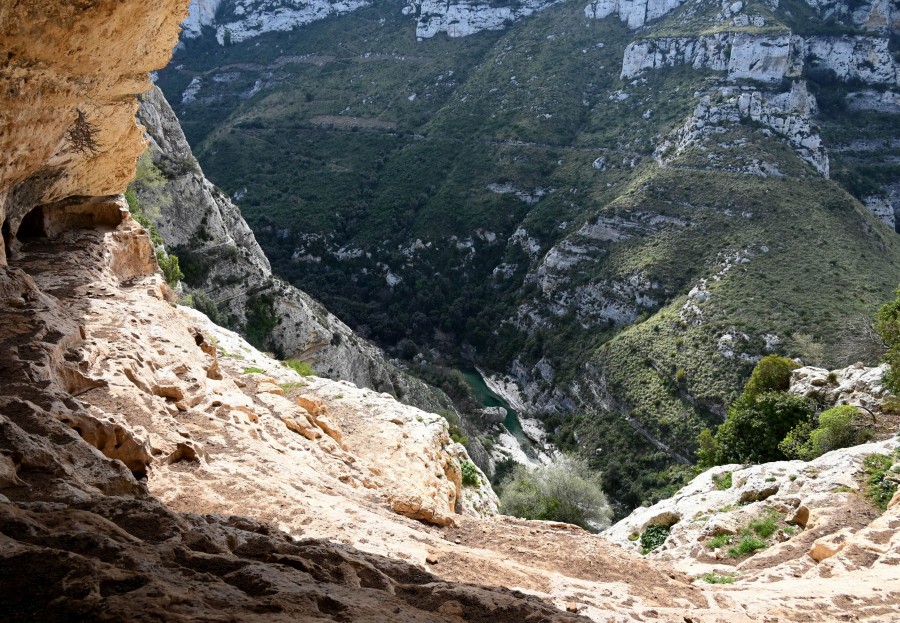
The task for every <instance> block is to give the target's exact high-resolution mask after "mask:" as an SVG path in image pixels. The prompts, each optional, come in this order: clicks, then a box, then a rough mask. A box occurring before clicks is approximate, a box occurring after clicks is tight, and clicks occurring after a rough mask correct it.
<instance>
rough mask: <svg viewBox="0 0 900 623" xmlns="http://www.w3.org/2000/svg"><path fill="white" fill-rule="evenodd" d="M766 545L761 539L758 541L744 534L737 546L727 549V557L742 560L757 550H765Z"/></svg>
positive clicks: (750, 535) (748, 534)
mask: <svg viewBox="0 0 900 623" xmlns="http://www.w3.org/2000/svg"><path fill="white" fill-rule="evenodd" d="M767 545H768V543H766V542H765V541H763V540H762V539H758V538H756V537H755V536H753V535H752V534H750V533H744V536H742V537H741V540H740V542H739V543H738V544H737V545H735V546H734V547H730V548H728V555H729V556H731V557H732V558H743V557H744V556H749V555H750V554H753V553H754V552H756V551H758V550H761V549H765V548H766V546H767Z"/></svg>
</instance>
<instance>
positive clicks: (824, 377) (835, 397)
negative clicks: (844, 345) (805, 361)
mask: <svg viewBox="0 0 900 623" xmlns="http://www.w3.org/2000/svg"><path fill="white" fill-rule="evenodd" d="M888 369H889V366H888V365H887V364H882V365H880V366H876V367H874V368H869V367H866V366H865V365H863V364H861V363H856V364H853V365H852V366H848V367H846V368H843V369H841V370H832V371H829V370H825V369H824V368H813V367H803V368H797V369H796V370H794V371H793V372H792V373H791V389H790V391H791V393H793V394H797V395H798V396H803V397H804V398H811V399H813V400H815V401H817V402H818V403H820V404H821V405H823V406H825V407H833V406H837V405H853V406H855V407H862V408H863V409H865V410H866V411H868V412H869V413H872V414H873V415H874V413H877V412H878V411H879V410H880V404H881V402H882V399H883V398H885V396H887V395H888V394H889V392H888V390H887V389H886V388H885V387H884V381H883V379H884V375H885V373H886V372H887V371H888Z"/></svg>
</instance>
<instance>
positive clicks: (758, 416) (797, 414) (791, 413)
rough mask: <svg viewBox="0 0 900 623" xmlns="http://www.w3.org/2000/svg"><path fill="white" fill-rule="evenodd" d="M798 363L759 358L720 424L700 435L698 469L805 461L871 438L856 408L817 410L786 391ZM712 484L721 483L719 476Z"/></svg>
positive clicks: (863, 415) (779, 359)
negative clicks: (716, 427) (741, 464)
mask: <svg viewBox="0 0 900 623" xmlns="http://www.w3.org/2000/svg"><path fill="white" fill-rule="evenodd" d="M797 367H799V366H798V364H797V363H796V362H794V361H792V360H790V359H786V358H784V357H780V356H778V355H769V356H767V357H764V358H763V359H762V360H760V362H759V363H758V364H757V365H756V368H755V369H754V371H753V373H752V374H751V376H750V380H749V381H748V382H747V385H746V386H745V388H744V392H743V394H741V396H740V397H739V398H738V399H737V400H736V401H735V402H734V404H732V405H731V408H730V409H729V410H728V417H727V418H726V420H725V422H724V423H722V424H721V425H720V426H719V427H718V429H716V431H715V433H714V432H713V431H712V430H710V429H705V430H704V431H702V432H701V433H700V437H699V438H698V444H699V450H698V452H697V458H698V465H699V466H700V467H712V466H714V465H724V464H726V463H764V462H767V461H779V460H784V459H801V460H805V461H809V460H812V459H814V458H816V457H819V456H821V455H823V454H825V453H826V452H830V451H831V450H836V449H838V448H846V447H848V446H853V445H857V444H860V443H864V442H866V441H868V440H869V439H871V437H872V430H871V427H870V421H869V420H868V418H867V416H866V415H865V414H864V413H863V412H862V411H861V410H860V409H858V408H857V407H853V406H850V405H840V406H837V407H833V408H831V409H827V410H825V411H823V412H821V413H816V411H815V405H814V404H813V403H812V402H811V401H809V400H807V399H805V398H802V397H800V396H796V395H794V394H790V393H788V392H787V391H786V390H787V389H788V387H789V385H790V377H791V371H792V370H794V369H795V368H797ZM721 477H722V476H720V477H719V478H721ZM729 484H730V483H729ZM716 486H717V488H719V487H720V485H719V481H718V480H716Z"/></svg>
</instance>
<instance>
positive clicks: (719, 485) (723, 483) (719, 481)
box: [712, 472, 732, 491]
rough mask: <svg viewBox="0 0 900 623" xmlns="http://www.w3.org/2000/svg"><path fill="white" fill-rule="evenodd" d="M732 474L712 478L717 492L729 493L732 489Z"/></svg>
mask: <svg viewBox="0 0 900 623" xmlns="http://www.w3.org/2000/svg"><path fill="white" fill-rule="evenodd" d="M731 477H732V474H731V472H725V473H724V474H716V475H715V476H713V477H712V480H713V484H714V485H715V486H716V490H718V491H727V490H728V489H731V484H732V483H731Z"/></svg>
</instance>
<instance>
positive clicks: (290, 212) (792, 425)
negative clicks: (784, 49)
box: [159, 0, 900, 512]
mask: <svg viewBox="0 0 900 623" xmlns="http://www.w3.org/2000/svg"><path fill="white" fill-rule="evenodd" d="M707 4H708V6H707ZM707 4H703V6H702V7H700V9H702V10H700V9H698V8H697V7H696V6H694V5H693V4H692V5H691V7H687V6H685V7H682V8H680V9H678V10H676V11H674V12H673V13H672V14H670V15H669V16H667V17H666V18H664V19H662V20H660V21H659V22H657V23H656V24H655V25H654V26H653V27H652V28H650V29H647V30H646V31H645V32H642V33H640V34H639V35H636V34H635V33H629V32H628V31H627V30H626V28H625V26H624V25H623V24H622V23H621V22H620V21H619V20H618V19H615V18H611V19H608V20H589V19H585V18H584V15H583V8H584V7H583V5H582V4H578V3H571V2H570V3H561V4H559V5H556V6H554V7H552V8H549V9H547V10H546V11H544V12H541V13H540V14H539V15H536V16H534V17H532V18H530V19H526V20H523V21H521V22H519V23H517V24H515V25H513V26H511V27H510V28H509V29H508V30H506V31H504V32H484V33H479V34H477V35H473V36H470V37H465V38H461V39H450V38H448V37H444V36H438V37H435V38H433V39H428V40H425V41H421V42H417V41H416V40H415V36H414V24H413V22H412V20H410V19H409V18H408V17H404V16H402V15H401V14H400V12H399V10H398V5H396V4H395V3H391V2H376V3H375V4H374V5H373V6H371V7H369V8H364V9H361V10H359V11H355V12H353V13H352V14H349V15H347V16H342V17H338V18H332V19H326V20H323V21H321V22H317V23H314V24H311V25H309V26H308V27H305V28H303V29H302V36H298V34H297V33H293V34H292V33H268V34H265V35H262V36H260V37H257V38H254V39H252V40H250V41H248V42H245V43H242V44H237V45H231V46H227V47H221V46H218V45H216V44H214V43H212V42H211V40H210V39H209V38H201V39H199V40H195V41H191V42H188V44H187V49H186V50H184V51H182V52H179V53H178V55H177V57H176V60H175V62H174V63H173V66H172V67H170V68H169V69H167V70H165V71H163V72H161V74H160V79H159V84H160V85H161V86H162V88H163V89H164V91H166V93H167V95H168V96H169V99H170V101H172V102H173V103H174V104H175V107H176V111H177V112H178V114H179V117H180V119H181V121H182V125H183V126H184V128H185V131H186V133H187V136H188V138H189V140H190V141H191V143H192V145H194V147H195V150H196V152H197V155H198V157H199V158H200V160H201V162H202V163H203V166H204V169H205V171H206V173H207V174H208V175H209V177H210V178H211V179H212V180H213V181H214V182H216V183H217V184H219V185H221V186H222V187H223V188H224V189H225V190H226V191H227V192H228V193H229V194H232V195H234V196H236V197H239V198H240V200H239V202H240V204H241V207H242V210H243V212H244V214H245V216H246V217H247V219H248V221H249V222H250V223H251V225H252V226H253V229H254V231H255V233H256V235H257V238H258V240H259V241H260V243H261V244H262V246H263V247H264V249H265V250H266V253H267V254H268V256H269V258H270V260H271V262H272V265H273V267H274V269H275V271H276V272H277V273H278V274H279V276H281V277H283V278H285V279H287V280H289V281H291V282H292V283H294V284H295V285H297V286H299V287H301V288H303V289H304V290H307V291H308V292H310V293H311V294H312V295H314V296H315V297H317V298H319V299H320V300H322V301H323V302H324V303H325V304H326V306H328V307H329V308H330V309H331V310H332V311H334V312H335V313H336V314H337V315H338V316H340V317H342V318H343V319H344V320H346V321H347V322H348V323H349V324H350V325H351V326H353V328H354V329H355V330H357V331H358V332H359V333H360V334H362V335H363V336H364V337H368V338H371V339H373V340H375V341H376V342H377V343H379V344H380V345H382V346H383V347H385V348H387V349H388V350H391V351H392V352H393V354H395V355H397V356H399V357H401V358H404V359H407V360H409V359H412V358H413V357H416V356H417V355H419V354H420V353H422V354H424V356H425V358H426V359H427V361H426V362H424V363H421V362H420V363H417V364H416V365H411V367H410V369H411V370H413V371H415V372H416V373H418V374H421V375H422V376H423V378H425V379H426V380H428V381H429V382H432V383H434V384H436V385H438V386H440V387H441V388H443V389H444V390H445V391H446V392H447V393H448V394H449V395H450V396H451V397H453V398H454V400H456V401H457V402H458V403H459V404H460V405H461V406H462V407H463V409H464V410H468V411H472V410H473V408H475V406H477V405H475V404H474V403H473V401H472V397H471V395H470V393H469V392H468V391H467V390H466V388H465V387H464V386H463V385H464V384H463V383H461V379H460V378H459V377H458V375H456V374H454V372H453V368H455V367H471V365H472V364H473V363H476V364H478V365H480V366H482V367H485V368H487V369H489V370H494V371H498V372H504V371H507V370H509V368H510V366H511V364H512V362H513V361H517V362H518V363H519V364H520V366H521V368H522V369H524V370H526V371H528V372H529V374H530V376H531V377H532V378H533V380H534V384H535V386H536V387H537V389H538V391H539V392H541V393H542V396H550V395H551V393H552V392H553V390H554V389H560V390H562V391H563V392H565V394H566V395H567V396H569V397H570V398H571V402H572V404H573V405H574V406H568V403H567V404H566V406H565V407H564V408H563V407H560V408H556V409H551V408H547V409H546V410H545V411H544V412H541V413H537V414H536V415H538V416H540V417H542V418H544V421H545V424H546V425H547V428H548V430H549V432H550V436H551V439H552V440H553V441H554V442H555V443H557V444H558V445H559V446H560V447H563V448H565V449H567V450H569V451H573V452H575V451H578V452H582V453H583V454H584V456H586V457H587V459H588V461H589V464H590V466H591V468H593V469H595V470H597V471H600V472H602V473H603V474H604V489H605V490H606V492H607V493H608V494H609V496H610V499H611V500H612V501H613V502H614V503H615V504H616V505H617V506H616V508H617V510H618V511H619V512H621V511H622V510H623V509H627V508H630V507H633V506H636V505H638V504H641V503H647V502H652V501H655V500H657V499H659V498H661V497H665V496H667V495H668V494H670V493H672V492H673V491H674V490H675V489H677V488H678V486H680V484H681V483H683V482H684V481H685V480H686V479H687V478H689V477H690V476H691V475H693V474H694V473H695V471H694V467H693V465H692V464H691V463H692V462H693V456H694V452H695V451H696V450H697V448H698V436H700V435H701V431H703V430H704V429H709V431H710V432H708V433H705V434H704V436H701V437H700V440H701V441H700V444H699V445H700V446H701V454H702V453H703V452H713V453H714V454H715V452H717V451H716V450H715V449H714V448H713V442H715V437H714V436H713V433H712V432H711V431H712V429H713V428H715V427H716V426H717V425H719V424H721V423H722V422H723V421H725V419H726V414H727V413H728V412H729V407H730V408H731V410H732V412H734V413H739V414H740V416H737V417H735V418H733V419H732V418H731V417H730V416H729V419H731V421H732V423H731V424H729V425H727V426H726V427H725V428H724V431H728V430H729V428H732V429H733V431H732V433H730V434H731V435H732V439H733V442H734V444H737V442H738V441H739V439H740V438H741V435H743V434H744V433H745V432H746V431H747V430H750V431H752V430H754V429H755V428H756V427H758V426H759V425H760V423H761V422H768V421H769V419H775V420H777V422H778V423H779V427H778V430H777V434H778V435H779V436H778V438H777V439H775V438H774V435H773V439H772V442H773V443H769V444H767V445H765V446H763V447H761V448H758V449H754V448H743V449H737V448H735V449H733V452H732V450H729V454H728V456H729V457H730V458H731V459H735V460H738V458H739V459H740V460H763V459H764V458H765V457H783V456H785V451H784V450H783V449H780V447H779V444H780V443H781V442H782V441H783V440H784V438H785V437H786V436H787V435H788V434H790V433H791V432H792V431H796V434H795V437H796V438H797V444H798V447H799V446H802V445H804V444H807V443H808V440H809V439H810V436H811V435H812V433H813V431H814V430H816V428H817V427H818V426H819V423H818V421H817V420H815V419H814V416H813V414H812V412H811V411H810V410H809V409H804V407H803V406H802V405H800V404H799V402H797V401H796V400H793V399H791V398H787V397H784V396H781V395H778V394H777V390H781V389H783V387H771V388H770V389H771V390H776V391H775V393H774V394H773V395H771V396H767V394H770V393H772V392H771V391H769V392H766V391H761V392H756V391H755V390H751V391H750V394H754V395H753V396H752V397H748V398H746V399H740V400H739V398H740V391H741V388H742V386H743V385H744V383H745V381H746V380H747V378H748V375H750V373H751V371H752V370H753V366H754V362H755V361H756V360H758V359H759V358H760V357H761V356H764V355H766V354H769V353H771V352H776V353H779V354H781V355H786V356H791V357H793V356H801V357H803V358H804V361H805V362H807V363H816V364H817V365H836V364H843V363H848V362H850V360H851V359H852V360H855V358H856V357H857V353H859V352H860V351H861V349H860V348H856V346H858V344H857V342H858V341H859V340H860V339H862V338H860V337H859V336H858V335H857V333H856V332H854V331H852V330H850V329H848V327H849V326H850V323H849V322H848V319H851V318H856V317H870V316H871V314H872V313H873V312H874V311H875V309H876V308H877V306H878V305H879V304H880V303H881V302H882V301H883V300H884V299H885V298H886V297H887V295H888V293H889V292H890V291H891V290H892V289H893V287H894V286H895V285H896V275H897V274H898V271H900V247H898V244H897V240H896V239H895V236H894V234H893V232H891V231H890V230H889V228H887V227H886V226H884V225H883V224H881V223H879V222H877V221H876V219H875V218H874V217H873V216H872V215H871V214H870V213H869V212H868V211H867V210H865V209H864V208H863V207H862V206H861V205H860V204H859V203H858V202H857V201H856V200H855V199H854V196H855V197H856V198H860V197H863V196H866V195H869V194H878V193H879V192H883V187H884V184H885V183H886V181H890V180H894V179H896V178H897V177H898V176H900V171H898V170H897V169H896V167H894V165H890V164H885V162H887V160H886V159H885V158H886V157H887V156H891V155H895V151H896V149H895V148H894V147H891V146H890V145H888V144H887V143H884V144H883V145H881V144H879V145H881V146H880V147H876V148H872V145H870V144H869V143H867V142H866V141H871V140H873V139H874V138H876V137H884V136H894V135H896V134H897V132H896V127H895V126H896V123H895V121H896V120H895V119H894V118H893V117H891V116H890V115H885V114H880V113H874V112H854V113H853V114H854V115H855V117H854V119H860V120H861V121H859V122H857V121H853V122H852V123H851V122H848V120H847V119H848V116H847V114H846V101H845V96H846V94H847V93H848V92H849V91H850V90H851V89H854V88H856V87H857V86H858V85H850V84H846V83H839V82H836V79H835V77H834V76H833V75H829V74H828V73H827V72H810V75H808V76H807V78H808V79H809V80H810V89H811V91H812V92H814V93H816V95H817V96H818V97H819V98H820V105H821V109H822V113H821V125H822V127H821V131H822V134H823V138H824V139H825V141H826V143H827V144H829V145H851V144H852V149H851V148H850V147H848V148H847V149H842V150H841V151H840V152H839V153H838V152H835V155H834V156H833V159H832V171H833V172H834V178H835V180H837V182H835V181H829V180H825V179H822V178H821V177H820V176H819V175H817V174H816V173H815V172H814V171H813V170H812V169H811V168H810V166H809V165H808V164H806V163H805V162H804V161H802V160H801V159H800V158H799V157H798V156H797V155H796V153H794V152H793V151H792V150H791V149H790V148H789V147H788V146H787V145H785V144H784V143H783V142H782V141H781V140H779V139H777V137H773V136H771V135H770V134H767V133H765V132H762V131H761V129H760V128H759V127H758V126H757V125H755V124H753V123H749V122H747V123H741V124H739V125H736V126H734V127H731V128H729V129H728V130H727V132H724V133H723V134H721V135H720V136H718V137H717V139H716V141H718V142H719V143H720V144H721V145H725V146H726V147H725V148H721V149H718V150H717V148H716V147H715V146H709V147H704V148H700V147H692V148H690V149H686V150H684V151H683V152H681V153H679V154H678V155H677V156H674V157H672V159H670V160H669V161H668V162H666V164H665V166H660V163H659V161H658V160H657V157H656V156H658V154H654V151H655V150H656V148H657V147H658V146H659V145H660V144H661V142H662V141H663V140H664V139H666V137H669V136H670V135H671V133H672V132H673V131H675V130H676V129H677V128H679V127H680V126H681V125H682V124H683V123H684V122H685V120H686V119H687V118H688V116H689V115H690V114H691V112H692V111H693V110H694V108H695V107H696V106H697V98H696V97H695V94H700V93H707V92H709V91H708V90H709V89H710V88H711V87H713V86H715V85H717V84H719V82H720V78H721V76H717V75H716V74H715V73H713V72H709V71H698V70H694V69H692V68H691V67H675V68H664V69H660V70H658V71H653V72H648V73H646V74H645V75H644V76H642V78H641V79H640V80H635V81H632V82H625V81H622V80H621V79H619V77H618V76H619V70H620V68H621V62H622V54H623V51H624V48H625V46H626V45H627V44H628V42H629V41H631V40H632V39H633V38H634V37H635V36H659V35H679V34H683V33H684V32H688V31H689V32H690V34H692V35H696V34H698V33H700V32H714V31H715V29H716V28H719V27H720V26H711V23H712V22H711V18H712V17H713V16H714V15H715V14H717V12H719V11H720V10H721V7H720V5H719V4H717V3H715V2H709V3H707ZM787 4H788V5H789V8H790V13H787V12H786V11H782V10H773V9H769V8H766V7H763V6H762V5H754V6H753V7H752V8H748V10H752V11H756V12H759V13H760V14H761V15H762V16H763V17H765V18H766V23H767V25H766V26H765V27H764V28H763V29H762V30H763V31H766V32H786V31H787V29H788V28H790V29H793V30H794V31H795V32H801V33H804V34H812V33H816V32H819V33H830V34H835V33H842V32H849V31H848V30H847V29H846V28H844V27H841V26H836V25H834V24H826V23H823V22H821V20H818V19H817V18H815V17H814V16H813V15H812V13H811V10H810V9H809V7H808V6H806V5H805V4H804V3H802V2H794V1H793V0H791V1H790V2H788V3H787ZM689 9H690V11H689ZM711 29H712V30H711ZM753 29H754V27H747V30H751V31H752V30H753ZM757 30H759V29H757ZM179 67H180V69H179ZM195 77H200V78H201V79H202V81H203V85H202V88H201V91H200V93H199V94H198V99H197V100H196V101H195V102H193V103H187V104H178V102H180V100H181V93H182V92H183V91H184V89H185V87H186V86H187V85H188V84H189V83H190V82H191V80H193V79H194V78H195ZM257 83H259V84H261V85H264V86H263V88H262V90H260V91H259V92H256V90H255V89H254V87H255V85H257ZM739 86H740V85H739ZM747 86H754V87H757V86H758V85H747ZM661 94H664V96H663V95H661ZM413 96H414V97H413ZM711 97H712V98H713V102H714V103H715V102H717V101H718V100H717V99H716V98H720V97H722V96H721V93H720V92H712V95H711ZM861 141H862V142H861ZM881 160H884V162H882V161H881ZM595 162H596V163H597V164H596V166H594V164H593V163H595ZM752 162H757V163H758V162H765V163H769V164H771V165H773V166H776V167H777V169H778V170H779V171H780V172H781V173H782V174H783V177H777V176H776V177H763V176H760V175H755V174H748V173H747V170H746V169H747V165H748V163H752ZM711 163H715V165H714V166H713V165H712V164H711ZM848 191H849V193H848ZM597 232H599V233H597ZM551 249H555V250H559V249H577V252H573V254H572V257H575V258H576V260H575V261H573V262H572V263H571V265H568V266H567V267H565V268H564V269H560V270H559V271H557V270H556V269H554V268H553V267H552V266H547V265H546V264H547V263H546V261H545V260H546V258H547V257H548V252H550V251H551ZM178 251H179V257H180V258H181V268H182V270H183V271H184V273H185V274H186V275H187V277H186V279H187V280H188V281H190V279H191V276H192V275H194V274H197V272H198V271H202V270H203V267H204V263H203V262H201V261H195V260H197V258H193V257H190V256H186V255H184V254H182V253H181V252H180V250H178ZM202 259H203V260H204V261H208V260H207V259H206V258H202ZM398 278H399V280H398ZM634 284H637V285H634ZM695 288H697V289H698V291H699V293H700V295H702V296H700V295H698V294H697V292H695V293H694V294H693V295H692V294H691V292H692V290H694V289H695ZM248 321H249V324H248V329H247V332H248V334H251V336H252V341H255V342H254V343H257V344H260V345H264V344H265V342H266V337H267V335H268V332H270V331H271V330H272V327H274V324H273V322H275V321H276V320H275V319H274V318H273V317H272V313H271V305H270V304H267V302H266V301H265V300H258V301H254V304H253V305H252V309H250V310H249V313H248ZM539 362H543V363H546V364H548V365H549V366H550V368H551V369H552V372H553V373H552V376H551V377H548V378H544V377H543V376H541V375H539V374H537V373H535V372H534V366H535V365H537V364H538V363H539ZM766 383H768V382H767V381H766V382H765V383H764V384H766ZM736 401H738V403H739V404H737V403H736ZM733 403H736V406H733V407H732V406H731V405H732V404H733ZM799 425H806V427H807V428H806V429H798V428H797V426H799ZM461 429H462V427H461V426H457V428H456V431H457V434H458V435H462V432H460V431H461ZM773 430H774V429H773ZM466 432H467V433H469V431H468V430H467V431H466ZM470 434H471V433H470ZM722 436H723V439H724V437H725V436H726V432H723V433H722ZM730 443H731V442H729V444H730ZM724 456H725V455H724V454H723V455H722V456H721V457H718V458H722V457H724ZM718 458H715V456H714V458H711V459H709V461H711V462H712V463H714V462H716V461H717V460H718Z"/></svg>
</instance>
